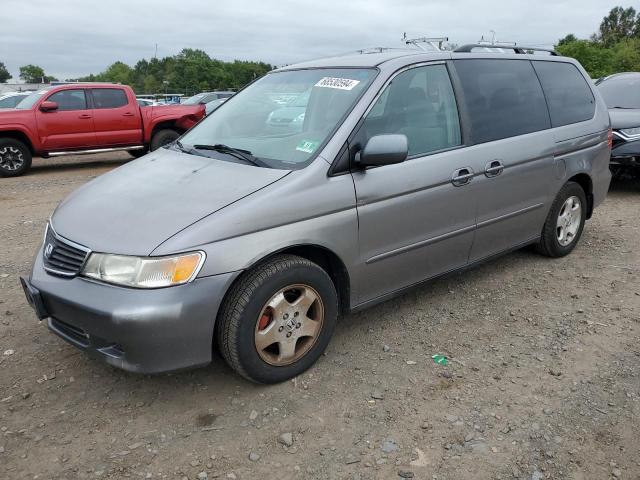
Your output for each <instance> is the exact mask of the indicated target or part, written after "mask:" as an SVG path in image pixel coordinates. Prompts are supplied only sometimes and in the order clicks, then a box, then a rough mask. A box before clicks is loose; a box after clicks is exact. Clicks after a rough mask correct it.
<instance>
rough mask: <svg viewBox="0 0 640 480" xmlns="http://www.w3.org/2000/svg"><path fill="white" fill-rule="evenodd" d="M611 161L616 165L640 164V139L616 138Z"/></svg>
mask: <svg viewBox="0 0 640 480" xmlns="http://www.w3.org/2000/svg"><path fill="white" fill-rule="evenodd" d="M611 163H612V164H614V165H624V166H640V140H635V141H623V140H621V139H619V137H618V138H616V141H615V143H614V145H613V149H612V150H611Z"/></svg>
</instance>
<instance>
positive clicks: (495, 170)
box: [484, 160, 504, 178]
mask: <svg viewBox="0 0 640 480" xmlns="http://www.w3.org/2000/svg"><path fill="white" fill-rule="evenodd" d="M503 171H504V165H503V164H502V162H500V160H492V161H490V162H489V163H487V166H486V167H485V168H484V174H485V175H486V176H487V177H489V178H491V177H497V176H498V175H500V174H501V173H502V172H503Z"/></svg>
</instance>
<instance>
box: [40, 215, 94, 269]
mask: <svg viewBox="0 0 640 480" xmlns="http://www.w3.org/2000/svg"><path fill="white" fill-rule="evenodd" d="M42 253H43V257H44V269H45V270H46V271H47V272H49V273H52V274H54V275H62V276H65V277H73V276H75V275H77V274H78V273H80V270H81V269H82V266H83V265H84V262H85V260H86V259H87V256H88V255H89V249H88V248H85V247H83V246H81V245H77V244H74V243H73V242H70V241H69V240H66V239H64V238H61V237H60V236H58V235H57V234H56V233H55V232H54V231H53V228H51V226H50V225H47V232H46V234H45V238H44V247H43V249H42Z"/></svg>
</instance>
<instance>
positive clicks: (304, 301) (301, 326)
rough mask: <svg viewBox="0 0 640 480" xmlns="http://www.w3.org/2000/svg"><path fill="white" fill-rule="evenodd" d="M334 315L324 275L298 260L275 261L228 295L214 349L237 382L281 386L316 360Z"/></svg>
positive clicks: (334, 306)
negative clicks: (227, 365) (243, 381)
mask: <svg viewBox="0 0 640 480" xmlns="http://www.w3.org/2000/svg"><path fill="white" fill-rule="evenodd" d="M337 315H338V297H337V294H336V289H335V287H334V285H333V282H332V281H331V278H330V277H329V275H327V273H326V272H325V271H324V270H323V269H322V268H320V267H319V266H318V265H317V264H315V263H313V262H310V261H309V260H306V259H304V258H301V257H297V256H294V255H278V256H276V257H274V258H273V259H271V260H269V261H268V262H266V263H264V264H262V265H260V266H258V267H257V268H255V269H253V270H250V271H248V272H246V273H245V274H244V276H243V277H242V278H241V279H240V280H239V281H238V282H237V283H236V284H235V285H234V286H233V287H232V289H231V290H230V292H229V294H228V295H227V297H226V299H225V301H224V303H223V305H222V307H221V310H220V314H219V315H218V325H217V327H216V332H217V334H216V336H217V343H218V348H219V349H220V351H221V353H222V356H223V357H224V359H225V360H226V361H227V363H228V364H229V366H231V368H233V369H234V370H235V371H236V372H237V373H239V374H240V375H242V376H243V377H245V378H247V379H249V380H252V381H254V382H258V383H278V382H283V381H285V380H288V379H290V378H292V377H295V376H296V375H299V374H301V373H302V372H304V371H305V370H307V369H308V368H309V367H310V366H311V365H313V363H314V362H315V361H316V360H317V359H318V357H320V355H321V354H322V352H323V351H324V350H325V348H326V347H327V345H328V343H329V340H330V338H331V335H332V334H333V330H334V328H335V325H336V321H337Z"/></svg>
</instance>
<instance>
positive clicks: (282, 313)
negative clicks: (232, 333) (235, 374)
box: [255, 284, 324, 367]
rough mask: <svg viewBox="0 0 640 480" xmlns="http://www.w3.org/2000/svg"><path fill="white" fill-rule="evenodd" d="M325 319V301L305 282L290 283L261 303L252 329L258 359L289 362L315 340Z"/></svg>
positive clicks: (309, 346) (301, 355)
mask: <svg viewBox="0 0 640 480" xmlns="http://www.w3.org/2000/svg"><path fill="white" fill-rule="evenodd" d="M323 321H324V304H323V303H322V298H321V297H320V295H319V294H318V292H317V291H316V290H315V289H313V288H311V287H310V286H308V285H303V284H298V285H290V286H288V287H285V288H283V289H281V290H279V291H278V292H276V293H275V294H274V295H273V296H272V297H271V298H270V299H269V301H268V302H267V303H266V304H265V305H264V307H263V308H262V311H261V312H260V315H259V316H258V319H257V322H256V328H255V346H256V350H257V352H258V354H259V355H260V358H261V359H262V360H264V361H265V362H266V363H268V364H270V365H273V366H278V367H280V366H285V365H290V364H292V363H294V362H296V361H298V360H299V359H301V358H302V357H303V356H304V355H305V354H307V352H309V350H311V348H312V347H313V345H314V344H315V343H316V340H317V339H318V336H319V335H320V332H321V330H322V323H323Z"/></svg>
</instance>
